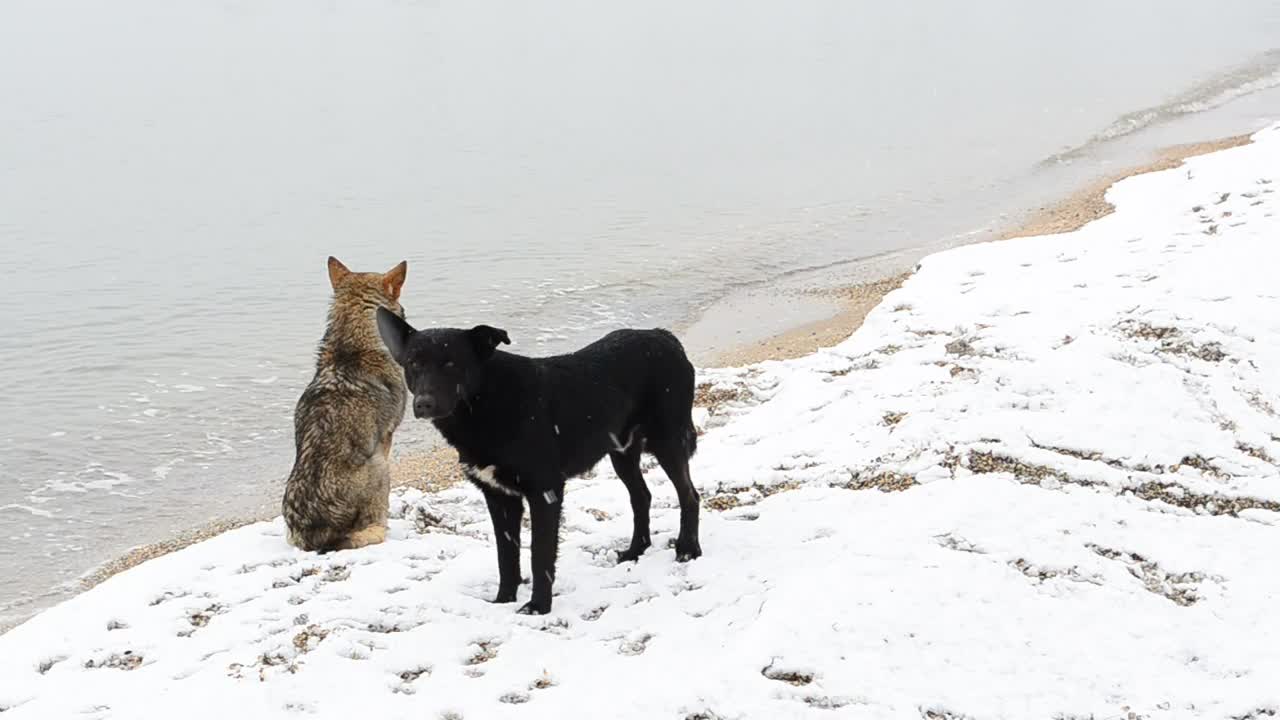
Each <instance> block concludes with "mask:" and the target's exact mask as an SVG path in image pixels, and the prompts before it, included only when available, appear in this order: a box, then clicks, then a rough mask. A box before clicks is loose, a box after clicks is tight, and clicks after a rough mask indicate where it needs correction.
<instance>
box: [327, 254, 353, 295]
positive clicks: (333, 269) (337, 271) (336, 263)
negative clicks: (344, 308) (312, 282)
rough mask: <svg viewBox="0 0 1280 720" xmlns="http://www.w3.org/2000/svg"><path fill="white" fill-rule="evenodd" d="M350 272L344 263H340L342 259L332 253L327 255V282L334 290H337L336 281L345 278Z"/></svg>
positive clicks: (338, 281)
mask: <svg viewBox="0 0 1280 720" xmlns="http://www.w3.org/2000/svg"><path fill="white" fill-rule="evenodd" d="M350 274H351V271H350V270H348V269H347V266H346V265H343V264H342V261H340V260H338V258H336V257H334V256H332V255H330V256H329V284H330V285H332V286H333V289H334V290H337V289H338V283H340V282H342V281H343V280H346V279H347V276H348V275H350Z"/></svg>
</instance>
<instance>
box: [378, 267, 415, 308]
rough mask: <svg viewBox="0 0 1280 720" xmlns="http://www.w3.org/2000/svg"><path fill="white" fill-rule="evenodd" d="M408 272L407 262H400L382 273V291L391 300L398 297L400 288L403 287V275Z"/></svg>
mask: <svg viewBox="0 0 1280 720" xmlns="http://www.w3.org/2000/svg"><path fill="white" fill-rule="evenodd" d="M408 272H409V263H408V262H407V261H401V263H400V264H399V265H397V266H395V267H393V268H391V269H390V270H388V271H386V272H385V273H383V274H382V291H383V292H385V293H386V294H387V297H388V298H390V299H391V300H399V299H400V288H402V287H404V276H405V274H406V273H408Z"/></svg>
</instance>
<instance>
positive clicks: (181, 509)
mask: <svg viewBox="0 0 1280 720" xmlns="http://www.w3.org/2000/svg"><path fill="white" fill-rule="evenodd" d="M1277 48H1280V3H1275V2H1271V1H1268V0H1255V1H1245V0H1221V1H1220V2H1216V3H1212V4H1206V3H1204V2H1192V1H1190V0H1133V1H1131V2H1125V3H1116V2H1112V1H1111V0H1077V1H1075V2H1062V1H1059V2H1054V3H1028V2H1023V1H1022V0H993V1H989V2H976V3H957V2H953V1H952V0H919V1H918V2H914V3H875V4H871V3H856V2H848V1H847V0H832V1H828V2H807V3H795V2H778V1H775V2H765V1H763V0H747V1H746V2H743V1H741V0H734V1H732V2H730V1H729V0H710V1H708V2H701V3H688V2H668V1H661V0H660V1H658V2H647V3H630V4H625V5H624V4H618V3H600V2H586V1H585V0H582V1H576V2H575V1H574V0H550V2H544V3H536V4H535V3H494V2H490V1H488V0H470V1H468V2H444V1H440V2H431V1H415V0H359V1H357V0H306V1H305V2H304V1H302V0H253V1H252V2H250V1H249V0H199V1H196V0H119V1H118V2H113V3H102V2H96V1H89V0H6V2H5V3H3V5H0V247H3V253H2V254H0V273H2V275H3V281H2V282H0V318H3V325H2V327H3V332H0V358H2V362H0V538H3V542H2V543H0V624H3V622H4V621H5V620H8V621H10V622H12V621H13V620H15V619H20V618H22V617H25V616H27V615H29V614H30V613H32V612H34V611H36V610H37V609H39V608H40V607H43V606H46V605H48V604H49V603H51V602H54V601H56V600H57V599H58V598H59V597H62V596H65V594H66V593H67V592H69V591H70V590H71V589H73V588H74V587H75V586H76V579H77V578H78V577H79V576H80V575H81V574H82V573H84V572H85V571H87V570H89V569H90V568H92V567H93V566H95V565H96V564H98V563H100V562H102V561H104V560H106V559H108V558H110V557H112V556H115V555H118V554H119V553H120V552H121V551H123V550H125V549H126V548H128V547H130V546H133V545H137V544H140V543H145V542H152V541H156V540H159V539H163V538H164V537H166V536H169V535H171V534H172V533H173V532H175V531H177V530H180V529H184V528H190V527H193V526H197V525H200V524H202V523H204V522H206V521H208V520H210V519H212V518H215V517H228V516H243V515H246V514H249V513H254V512H259V511H260V510H261V509H262V508H271V507H274V506H275V504H276V502H277V498H278V494H279V491H280V487H281V483H282V479H283V477H284V475H285V474H286V473H287V471H288V468H289V465H290V462H291V460H292V449H291V447H292V445H291V444H292V439H291V424H290V416H291V412H292V408H293V403H294V401H295V400H296V398H297V395H298V393H299V392H300V390H301V388H302V387H303V386H304V384H305V383H306V381H307V380H308V379H309V375H310V373H311V370H312V366H311V361H312V353H313V349H314V346H315V343H316V341H317V340H318V338H319V337H320V335H321V332H322V330H323V324H324V314H325V307H326V303H327V300H328V295H329V288H328V284H327V279H326V275H325V270H324V261H325V257H326V256H328V255H329V254H334V255H337V256H338V257H340V258H341V259H342V260H343V261H345V262H346V263H347V264H348V265H350V266H351V267H352V268H354V269H358V270H385V269H388V268H390V267H391V266H392V265H393V264H395V263H396V262H398V261H400V260H402V259H407V260H408V261H409V276H408V282H407V284H406V287H405V297H404V303H405V305H406V307H407V308H408V310H409V313H410V317H411V319H412V320H415V321H416V322H418V323H419V324H461V323H467V324H472V323H478V322H486V323H490V324H495V325H500V326H503V327H505V328H507V329H508V330H509V331H510V333H511V336H512V339H513V341H514V342H515V345H514V348H513V349H514V350H516V351H523V352H528V353H541V352H551V351H559V350H564V349H567V348H570V347H572V346H574V345H577V344H579V343H581V342H583V341H586V340H589V339H592V338H594V337H595V336H597V335H599V334H600V333H602V332H603V331H605V330H607V329H610V328H613V327H616V326H619V325H626V324H640V325H658V324H666V325H680V324H682V323H686V322H688V321H690V320H691V319H693V318H694V317H696V316H697V314H698V312H699V311H700V310H701V309H703V308H705V307H706V306H707V305H708V304H709V303H712V302H713V301H715V300H716V299H717V298H721V297H723V296H725V295H726V294H727V293H730V292H731V291H733V290H734V289H735V288H740V287H742V286H744V285H750V284H759V283H767V282H770V281H771V280H773V279H775V278H777V277H779V276H780V275H783V274H785V273H791V272H794V271H797V270H801V269H805V268H819V267H828V268H832V269H831V270H830V272H832V273H835V274H838V273H839V272H841V270H840V268H841V267H844V266H839V265H834V264H835V263H839V262H843V261H850V260H856V259H858V258H864V257H867V256H871V255H875V254H878V253H884V252H886V251H892V250H898V249H903V248H919V247H921V246H926V245H930V244H935V243H940V242H945V241H947V240H948V239H954V238H956V237H958V236H960V235H961V234H963V233H966V232H969V231H971V230H974V229H981V228H985V227H990V225H991V223H993V222H994V221H996V220H997V219H998V218H999V217H1000V216H1001V214H1002V213H1009V212H1016V211H1018V210H1019V209H1021V208H1025V207H1027V206H1029V205H1031V204H1034V203H1036V202H1039V201H1042V200H1043V199H1044V198H1047V197H1051V196H1053V195H1055V194H1057V193H1060V192H1062V191H1063V190H1065V189H1067V188H1069V187H1071V186H1072V185H1073V184H1074V183H1076V182H1079V181H1080V180H1082V179H1084V178H1085V177H1087V176H1090V175H1094V174H1097V173H1099V172H1101V171H1102V170H1103V169H1105V167H1107V166H1108V164H1115V163H1118V162H1120V161H1121V160H1123V159H1125V158H1126V157H1128V156H1133V157H1137V156H1138V155H1140V154H1141V153H1142V152H1143V151H1145V150H1149V149H1150V147H1151V146H1154V145H1155V144H1157V143H1158V142H1163V141H1165V140H1177V139H1184V140H1185V139H1197V138H1198V137H1209V136H1210V135H1212V134H1222V133H1224V132H1241V131H1245V130H1250V129H1253V128H1254V127H1256V126H1257V125H1258V124H1259V123H1260V122H1261V120H1262V119H1264V118H1267V117H1273V116H1280V100H1278V99H1277V95H1280V92H1278V91H1277V86H1280V50H1278V49H1277ZM1197 133H1203V135H1198V136H1197ZM1184 136H1185V137H1184ZM695 349H696V348H695ZM424 438H425V434H424V432H423V428H422V426H421V425H420V424H416V423H410V424H409V425H407V426H406V429H405V431H403V432H402V434H401V436H400V438H399V442H400V443H401V448H402V450H403V449H405V448H410V449H411V448H413V447H420V446H422V444H423V443H425V439H424Z"/></svg>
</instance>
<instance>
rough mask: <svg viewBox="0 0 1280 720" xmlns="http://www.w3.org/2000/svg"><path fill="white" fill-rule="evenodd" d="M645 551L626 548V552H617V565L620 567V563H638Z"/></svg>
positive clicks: (643, 549)
mask: <svg viewBox="0 0 1280 720" xmlns="http://www.w3.org/2000/svg"><path fill="white" fill-rule="evenodd" d="M645 550H646V548H639V549H636V548H627V549H626V550H619V551H618V564H619V565H621V564H622V563H628V562H636V561H638V560H639V559H640V556H641V555H643V554H644V551H645Z"/></svg>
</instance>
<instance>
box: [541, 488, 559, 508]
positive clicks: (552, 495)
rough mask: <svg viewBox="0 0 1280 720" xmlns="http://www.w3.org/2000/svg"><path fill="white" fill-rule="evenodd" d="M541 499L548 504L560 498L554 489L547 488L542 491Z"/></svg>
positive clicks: (554, 502)
mask: <svg viewBox="0 0 1280 720" xmlns="http://www.w3.org/2000/svg"><path fill="white" fill-rule="evenodd" d="M542 499H543V500H546V501H547V504H548V505H555V504H556V502H558V501H559V500H560V498H559V497H557V496H556V491H555V490H548V491H546V492H544V493H542Z"/></svg>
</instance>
